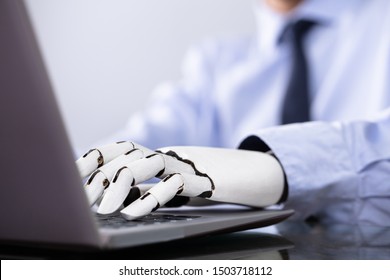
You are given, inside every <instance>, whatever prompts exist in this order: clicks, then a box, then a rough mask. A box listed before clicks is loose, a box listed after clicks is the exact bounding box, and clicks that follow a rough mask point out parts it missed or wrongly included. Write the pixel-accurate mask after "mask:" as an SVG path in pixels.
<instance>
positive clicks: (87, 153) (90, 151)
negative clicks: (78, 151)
mask: <svg viewBox="0 0 390 280" xmlns="http://www.w3.org/2000/svg"><path fill="white" fill-rule="evenodd" d="M93 151H95V149H91V150H89V151H88V152H86V153H85V154H84V155H83V158H85V157H86V156H87V155H89V154H90V153H92V152H93Z"/></svg>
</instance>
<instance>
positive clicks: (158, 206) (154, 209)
mask: <svg viewBox="0 0 390 280" xmlns="http://www.w3.org/2000/svg"><path fill="white" fill-rule="evenodd" d="M158 208H160V203H158V202H157V204H156V206H154V208H153V209H152V212H154V211H156V210H157V209H158Z"/></svg>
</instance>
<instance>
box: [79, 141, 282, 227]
mask: <svg viewBox="0 0 390 280" xmlns="http://www.w3.org/2000/svg"><path fill="white" fill-rule="evenodd" d="M76 164H77V166H78V169H79V171H80V174H81V176H82V177H83V178H84V177H87V176H89V178H88V180H87V181H86V183H85V190H86V193H87V197H88V200H89V202H90V204H91V206H92V205H94V204H98V209H97V212H98V213H100V214H110V213H113V212H115V211H118V210H120V212H121V214H122V215H123V216H124V217H125V218H126V219H128V220H132V219H136V218H138V217H141V216H144V215H147V214H149V213H150V212H152V211H154V210H156V209H157V208H159V207H160V206H163V205H164V204H165V203H167V202H168V201H170V200H171V199H172V198H173V197H174V196H175V195H181V196H188V197H203V198H206V199H210V200H213V201H219V202H228V203H236V204H243V205H248V206H253V207H265V206H269V205H272V204H275V203H276V202H277V201H278V200H279V199H280V197H281V195H282V193H283V188H284V177H283V171H282V168H281V166H280V164H279V163H278V161H277V160H276V159H275V158H274V157H272V156H270V155H268V154H264V153H260V152H253V151H245V150H234V149H221V148H205V147H186V146H183V147H167V148H162V149H160V150H158V151H152V150H149V149H147V148H145V147H142V146H140V145H137V144H135V143H132V142H118V143H115V144H111V145H107V146H104V147H101V148H98V149H92V150H90V151H89V152H88V153H86V154H85V155H84V156H83V157H81V158H80V159H78V160H77V161H76ZM153 177H159V178H161V179H162V180H161V181H160V182H159V183H157V184H156V185H154V186H152V187H146V188H145V187H143V185H139V184H140V183H142V182H144V181H146V180H148V179H151V178H153ZM123 205H125V207H124V206H123ZM127 205H128V206H127Z"/></svg>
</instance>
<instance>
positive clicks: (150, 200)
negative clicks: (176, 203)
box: [121, 174, 184, 220]
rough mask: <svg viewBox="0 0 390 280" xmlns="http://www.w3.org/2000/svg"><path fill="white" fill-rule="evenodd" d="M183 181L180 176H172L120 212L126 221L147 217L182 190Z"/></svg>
mask: <svg viewBox="0 0 390 280" xmlns="http://www.w3.org/2000/svg"><path fill="white" fill-rule="evenodd" d="M183 185H184V180H183V177H182V176H181V175H180V174H172V175H169V176H167V177H166V178H165V179H164V180H162V181H161V182H159V183H158V184H156V185H155V186H154V187H153V188H151V189H150V190H149V191H148V192H146V193H145V194H144V195H143V196H141V197H140V198H139V199H137V200H136V201H134V202H133V203H131V204H130V205H129V206H127V207H126V208H124V209H123V210H121V214H122V215H123V217H125V218H126V219H127V220H134V219H137V218H139V217H142V216H145V215H148V214H149V213H151V212H153V211H154V210H156V209H158V208H159V207H160V206H162V205H164V204H165V203H167V202H168V201H169V200H171V199H172V198H173V197H174V196H175V195H176V194H177V193H178V192H180V190H182V189H183Z"/></svg>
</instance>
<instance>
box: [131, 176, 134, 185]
mask: <svg viewBox="0 0 390 280" xmlns="http://www.w3.org/2000/svg"><path fill="white" fill-rule="evenodd" d="M134 185H135V179H134V178H133V181H131V186H134Z"/></svg>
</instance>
